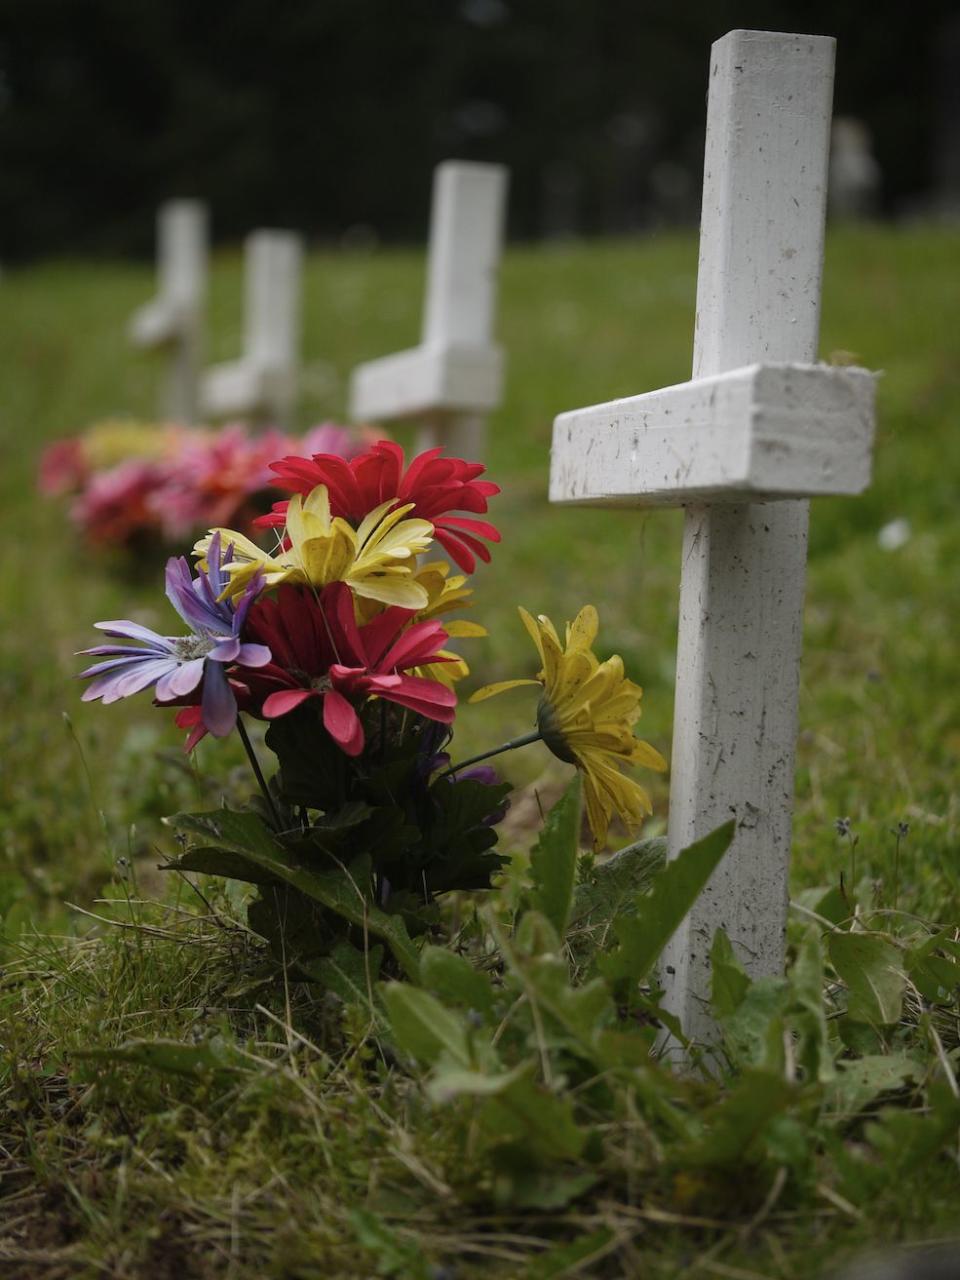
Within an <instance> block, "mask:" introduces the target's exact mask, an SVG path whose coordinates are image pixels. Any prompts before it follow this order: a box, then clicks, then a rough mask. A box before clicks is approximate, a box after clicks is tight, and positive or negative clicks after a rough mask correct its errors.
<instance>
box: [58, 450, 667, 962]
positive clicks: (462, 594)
mask: <svg viewBox="0 0 960 1280" xmlns="http://www.w3.org/2000/svg"><path fill="white" fill-rule="evenodd" d="M483 470H484V468H483V467H482V466H481V465H480V464H479V463H473V462H465V461H463V460H461V459H458V458H448V457H444V456H443V452H442V450H440V449H431V450H429V451H427V452H425V453H422V454H420V456H419V457H416V458H414V459H413V461H412V462H411V463H410V465H409V466H405V459H404V454H403V451H402V449H401V448H400V447H399V446H398V445H397V444H395V443H393V442H389V441H379V442H377V443H375V444H374V445H372V446H371V447H369V448H367V449H366V450H364V451H363V452H362V453H360V454H358V455H357V456H355V457H354V458H352V459H351V460H349V461H348V460H346V459H344V458H343V457H341V456H338V455H336V454H333V453H323V452H318V453H314V454H313V455H312V456H309V457H301V456H292V455H291V456H286V457H283V458H281V459H280V460H279V461H275V462H273V463H272V464H271V472H272V474H273V476H274V477H275V479H274V483H275V484H276V485H277V487H278V488H280V489H281V490H284V491H286V492H287V493H288V494H290V497H289V498H287V499H284V500H282V501H279V502H277V503H275V504H274V507H273V510H272V511H271V512H270V513H268V514H266V515H264V516H262V517H260V518H259V519H258V520H257V521H256V522H255V523H256V525H257V526H258V528H259V530H260V531H261V532H262V534H263V536H264V538H265V539H267V540H269V542H270V544H271V545H270V547H269V549H265V548H264V547H262V546H261V545H260V544H259V543H258V542H256V541H254V540H253V539H252V538H250V537H248V536H246V535H245V534H244V533H243V532H242V531H239V530H234V529H228V528H224V527H220V526H217V527H214V528H211V529H210V530H209V532H208V533H207V534H206V535H205V536H204V537H202V538H201V539H200V540H199V541H198V542H197V544H196V547H195V548H194V554H195V556H196V558H197V564H196V569H195V571H191V568H190V566H189V564H188V563H187V561H186V559H184V558H183V557H180V558H171V559H170V560H169V561H168V563H167V568H166V593H167V597H168V599H169V601H170V603H171V605H172V606H173V608H174V609H175V610H176V612H177V613H178V614H179V616H180V618H181V620H182V622H183V623H184V625H185V627H186V629H187V630H186V632H185V634H181V635H177V636H167V635H160V634H158V633H156V632H154V631H151V630H149V629H147V628H146V627H144V626H141V625H140V624H138V623H135V622H130V621H109V622H100V623H98V624H97V626H98V628H99V629H100V630H101V631H103V632H105V633H106V636H107V637H109V643H106V644H102V645H97V646H96V647H94V648H92V649H88V650H85V651H84V652H86V653H88V654H90V655H92V656H94V657H95V658H96V659H97V660H96V662H94V664H93V665H92V666H90V667H88V668H87V670H85V671H84V672H83V673H82V675H83V677H84V678H87V679H89V680H90V683H89V684H88V685H87V687H86V689H85V690H84V694H83V697H84V699H85V700H91V699H100V700H101V701H102V702H103V703H110V702H114V701H116V700H117V699H120V698H125V697H128V696H130V695H132V694H135V693H138V692H141V691H144V690H152V691H153V694H154V697H155V702H156V705H158V706H161V707H172V708H175V715H176V722H177V724H178V725H179V726H180V727H181V728H183V729H185V730H186V731H187V733H188V738H187V748H188V749H192V748H193V747H194V746H195V745H196V744H197V743H198V742H199V741H200V740H201V739H202V738H203V737H204V736H205V735H207V734H210V735H212V736H213V737H215V738H224V737H226V736H227V735H228V734H231V733H233V732H236V733H237V734H238V735H239V736H240V738H241V740H242V742H243V745H244V748H245V750H246V752H247V755H248V757H249V760H250V764H251V767H252V770H253V773H254V775H255V777H256V780H257V783H258V785H259V794H258V795H256V796H255V798H254V799H253V800H252V801H251V802H250V804H249V806H248V807H247V808H245V809H242V810H229V809H221V810H219V811H216V812H212V813H203V814H188V815H178V816H177V817H176V818H173V819H170V822H171V823H172V825H173V826H174V827H175V829H176V830H177V831H178V833H179V837H180V838H181V840H182V841H183V844H184V846H185V847H184V849H183V851H182V852H181V855H180V856H179V857H178V858H177V859H176V860H175V861H173V862H172V863H171V864H170V866H171V867H174V868H177V869H179V870H181V871H195V872H206V873H210V874H214V875H223V876H228V877H232V878H234V879H237V880H242V881H247V882H249V883H250V884H251V885H253V886H255V896H254V897H253V899H252V901H251V903H250V906H249V920H250V924H251V927H252V928H253V929H254V930H255V931H256V932H257V933H259V934H261V935H262V936H263V937H265V938H266V939H267V940H268V941H269V942H270V943H271V945H272V946H273V948H274V950H275V952H276V954H277V956H278V957H279V958H281V959H282V960H283V962H284V963H285V964H286V965H288V966H293V968H294V971H295V972H298V973H300V974H301V975H303V976H308V977H309V976H311V975H312V976H316V975H317V974H318V972H320V970H318V969H317V965H318V964H319V965H320V966H321V967H322V964H323V960H324V957H327V956H329V955H330V953H331V952H332V951H333V950H334V949H335V948H336V947H338V946H342V945H344V944H346V945H348V946H349V945H350V944H351V942H355V943H357V944H360V943H362V944H364V949H365V950H366V949H367V947H366V945H365V944H366V943H367V942H368V941H369V940H370V939H371V938H372V939H380V940H381V941H382V942H384V943H386V944H387V945H388V947H389V949H390V952H391V953H392V957H393V960H392V961H388V963H393V964H399V966H400V967H401V968H402V969H403V970H404V971H406V972H407V973H408V974H410V975H413V974H415V972H416V968H417V949H416V945H415V943H414V939H415V938H416V936H417V935H418V934H423V933H425V932H428V931H429V930H430V929H431V928H432V927H433V926H434V925H435V923H436V920H437V918H438V900H439V899H440V898H442V895H444V894H446V893H449V892H450V891H452V890H480V889H484V888H487V887H489V885H490V883H491V877H492V876H493V875H494V873H495V872H496V871H497V870H498V868H499V867H500V866H501V865H502V863H503V861H504V859H503V857H502V856H501V855H500V854H498V853H497V852H496V848H495V846H496V843H497V823H498V822H499V820H500V818H501V817H502V816H503V814H504V812H505V807H506V804H507V793H508V791H509V787H508V786H507V785H506V784H504V783H503V782H501V781H499V779H498V778H497V776H496V774H495V773H494V770H493V769H492V768H491V767H490V766H489V764H486V763H485V761H486V759H487V758H488V757H489V756H494V755H497V754H498V753H499V752H502V751H505V750H507V749H510V748H516V747H520V746H524V745H527V744H529V743H533V742H536V741H541V742H543V743H544V744H545V745H546V746H547V747H548V748H549V749H550V750H551V751H552V752H553V754H554V755H555V756H557V757H559V758H560V759H561V760H564V761H566V762H568V763H570V764H572V765H574V766H576V768H577V770H578V771H579V772H580V774H581V775H582V778H583V784H584V794H585V800H586V813H587V819H588V822H589V825H590V828H591V830H592V833H593V837H594V843H595V847H596V848H598V849H599V848H601V847H602V846H603V845H604V843H605V840H606V835H607V830H608V825H609V823H610V820H611V817H612V815H614V814H618V815H619V816H620V817H621V819H622V820H623V821H624V823H625V825H626V826H627V828H628V829H631V828H635V827H636V826H637V825H638V824H639V822H640V821H641V819H642V817H643V816H644V814H645V813H648V812H649V811H650V801H649V798H648V796H647V794H646V792H645V791H644V790H643V788H642V787H641V786H640V785H639V784H638V783H637V782H635V781H634V780H633V779H632V778H630V777H628V776H627V775H626V774H625V773H623V772H622V771H621V770H622V767H623V766H629V765H637V764H640V765H645V766H647V767H649V768H653V769H662V768H664V767H665V762H664V760H663V758H662V757H661V756H660V754H659V752H657V751H656V750H655V749H654V748H653V747H651V746H649V745H648V744H647V743H645V742H642V741H641V740H640V739H639V738H637V737H636V736H635V735H634V733H633V729H632V726H633V724H634V722H635V721H636V719H637V717H638V716H639V714H640V697H641V690H640V689H639V688H638V687H637V686H636V685H635V684H633V683H632V682H631V681H630V680H628V679H627V678H626V677H625V676H624V671H623V663H622V661H621V660H620V658H619V657H616V656H614V657H611V658H608V659H606V660H605V661H600V660H599V659H598V658H597V657H596V656H595V654H594V652H593V645H594V642H595V640H596V635H597V626H598V623H597V614H596V610H595V609H593V607H592V606H587V607H585V608H584V609H582V610H581V611H580V613H579V614H578V615H577V618H576V620H575V621H574V622H573V623H572V624H571V625H569V626H568V627H567V630H566V636H565V639H563V640H561V638H560V636H559V635H558V633H557V631H556V630H555V629H554V627H553V625H552V624H551V622H550V621H549V619H548V618H545V617H540V618H539V619H536V620H535V619H534V618H533V617H531V616H530V615H529V614H527V613H526V612H525V611H524V610H521V611H520V612H521V617H522V619H523V623H524V625H525V626H526V628H527V630H528V631H529V633H530V636H531V638H532V640H533V642H534V645H535V646H536V650H537V654H538V657H539V672H538V674H536V676H535V677H532V678H526V679H519V680H512V681H506V682H502V683H500V684H497V685H491V686H488V687H487V688H484V689H480V690H478V691H477V692H476V693H474V695H473V698H472V699H471V701H476V700H479V699H481V698H485V697H489V696H492V695H494V694H497V693H499V692H502V691H504V690H506V689H509V688H513V687H514V686H517V685H535V686H538V687H539V688H540V698H539V703H538V706H537V711H536V727H535V728H533V729H532V730H531V732H530V733H528V734H526V735H524V736H523V737H521V738H518V739H515V740H514V741H512V742H509V743H505V744H503V745H501V746H498V747H495V748H494V749H492V750H491V751H489V752H487V753H485V754H484V755H481V756H476V757H473V758H471V759H469V760H466V761H462V762H459V763H456V764H454V763H451V739H452V737H453V726H454V720H455V715H456V709H457V694H456V687H457V685H458V683H459V682H460V681H461V680H463V679H464V678H465V677H466V676H467V675H468V674H469V671H468V667H467V664H466V663H465V661H464V660H463V658H462V657H461V656H460V655H459V654H458V653H456V652H455V651H454V650H453V649H452V648H451V647H450V642H451V641H458V640H461V639H465V638H469V637H478V636H482V635H484V634H485V632H484V629H483V627H481V626H479V625H478V624H477V623H475V622H472V621H470V620H468V619H465V618H462V617H452V616H451V615H455V614H458V613H460V612H461V611H463V610H466V609H468V608H469V607H470V606H471V604H472V601H471V595H472V591H471V588H470V587H469V586H468V585H467V582H468V576H469V575H470V574H471V573H472V572H473V570H474V568H475V567H476V561H477V559H478V558H479V559H481V560H484V561H489V559H490V550H489V544H490V543H496V542H498V541H499V538H500V535H499V533H498V531H497V529H496V528H495V527H494V526H493V525H492V524H490V523H489V522H488V521H487V520H485V519H482V518H480V517H482V516H483V515H484V514H485V513H486V511H487V505H488V500H489V499H490V498H492V497H493V496H494V495H495V494H496V493H498V492H499V489H498V486H497V485H495V484H493V483H491V482H490V481H489V480H485V479H482V478H481V476H482V473H483ZM454 566H455V568H454ZM249 720H256V721H262V722H264V723H265V724H266V732H265V737H264V744H265V746H266V748H267V750H268V751H269V752H270V753H271V754H272V755H273V756H274V757H275V759H276V770H275V772H273V774H272V776H271V777H269V778H268V777H267V774H268V773H270V772H271V771H270V770H265V769H264V766H263V763H262V761H261V759H260V758H259V756H258V753H257V750H256V748H255V745H254V743H253V741H252V740H251V737H250V734H249V732H248V729H247V727H246V722H247V721H249ZM381 954H382V953H381Z"/></svg>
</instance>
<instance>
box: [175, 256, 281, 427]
mask: <svg viewBox="0 0 960 1280" xmlns="http://www.w3.org/2000/svg"><path fill="white" fill-rule="evenodd" d="M302 260H303V242H302V240H301V238H300V236H299V235H297V233H296V232H295V231H253V232H251V234H250V235H249V236H247V241H246V249H245V252H244V290H245V300H244V349H243V355H242V356H241V357H240V359H239V360H230V361H227V362H226V363H224V364H216V365H214V366H213V367H212V368H211V369H208V370H207V372H206V373H205V374H204V377H203V383H202V385H201V397H200V398H201V407H202V409H203V411H204V413H206V414H210V415H211V416H212V417H215V418H220V417H226V416H227V415H230V414H241V415H243V416H245V417H251V418H253V419H255V420H258V421H261V422H265V423H269V424H270V425H271V426H278V427H287V426H289V425H290V419H291V416H292V414H293V410H294V407H295V404H296V397H297V378H298V373H299V356H300V273H301V264H302Z"/></svg>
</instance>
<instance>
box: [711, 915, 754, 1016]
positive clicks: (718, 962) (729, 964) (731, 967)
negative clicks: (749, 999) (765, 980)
mask: <svg viewBox="0 0 960 1280" xmlns="http://www.w3.org/2000/svg"><path fill="white" fill-rule="evenodd" d="M710 971H711V988H710V1003H711V1006H712V1008H713V1016H714V1017H715V1018H716V1019H717V1021H718V1022H723V1020H724V1019H725V1018H729V1017H730V1016H731V1015H732V1014H733V1013H735V1012H736V1010H737V1009H739V1007H740V1005H741V1003H742V1001H743V997H744V996H745V995H746V994H747V991H748V989H749V987H750V979H749V978H748V977H747V975H746V973H745V972H744V969H743V965H742V964H741V963H740V961H739V960H738V959H737V957H736V954H735V953H734V950H733V947H732V946H731V945H730V939H729V938H728V937H727V935H726V934H725V933H724V931H723V930H722V929H718V930H717V931H716V933H715V934H714V935H713V946H712V947H711V948H710Z"/></svg>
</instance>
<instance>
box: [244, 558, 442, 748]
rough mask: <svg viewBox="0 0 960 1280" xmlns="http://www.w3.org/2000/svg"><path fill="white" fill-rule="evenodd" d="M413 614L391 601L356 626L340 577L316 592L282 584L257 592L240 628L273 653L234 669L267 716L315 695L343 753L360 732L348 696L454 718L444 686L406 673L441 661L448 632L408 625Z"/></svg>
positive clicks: (358, 743)
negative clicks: (254, 666)
mask: <svg viewBox="0 0 960 1280" xmlns="http://www.w3.org/2000/svg"><path fill="white" fill-rule="evenodd" d="M413 616H414V614H413V612H412V611H411V610H409V609H400V608H396V607H393V608H390V609H386V610H385V611H384V612H383V613H381V614H379V615H378V616H377V617H376V618H374V619H373V620H372V621H370V622H368V623H366V625H364V626H362V627H360V626H358V625H357V622H356V619H355V616H354V605H353V594H352V592H351V590H350V588H349V587H348V586H347V584H346V583H345V582H331V583H330V584H329V585H328V586H326V587H324V588H323V589H322V591H321V592H320V593H319V595H315V594H314V593H313V592H312V591H309V590H301V589H299V588H296V587H281V588H280V591H279V593H278V595H277V598H276V599H275V600H274V599H270V598H267V597H263V598H261V599H260V600H257V601H256V602H255V603H254V604H253V605H252V606H251V608H250V612H249V614H248V615H247V627H246V632H245V634H246V636H248V637H249V638H250V639H252V640H255V641H257V642H258V643H260V644H262V645H266V646H267V647H269V649H270V652H271V653H272V655H273V661H272V662H270V663H268V664H267V665H266V666H263V667H261V668H259V669H258V670H255V671H245V670H243V669H242V668H238V669H237V671H236V672H235V676H236V678H237V679H238V680H240V681H242V682H243V683H244V684H245V685H246V686H247V689H248V691H249V693H250V695H251V699H252V701H253V702H254V704H256V703H260V705H261V714H262V715H263V716H264V717H265V718H266V719H268V720H272V719H275V718H277V717H278V716H284V715H287V714H288V713H289V712H291V711H294V710H295V709H296V708H297V707H300V706H302V705H303V704H304V703H305V702H307V701H308V700H309V699H312V698H319V699H320V700H321V703H322V710H323V723H324V726H325V728H326V729H327V732H328V733H329V734H330V736H331V737H332V738H333V739H334V740H335V741H336V742H337V743H338V744H339V745H340V747H341V748H342V749H343V750H344V752H346V754H347V755H349V756H357V755H359V754H360V752H361V751H362V750H363V745H364V733H363V725H362V723H361V721H360V717H359V716H358V715H357V710H356V706H355V704H356V703H359V704H361V705H362V703H363V702H365V701H366V700H367V699H368V698H370V697H379V698H385V699H386V700H387V701H389V702H395V703H397V704H398V705H399V706H402V707H407V708H408V709H409V710H411V711H415V712H416V713H417V714H418V715H422V716H426V717H427V718H428V719H430V720H439V721H440V722H441V723H443V724H449V723H451V721H452V720H453V717H454V708H455V706H456V695H455V694H454V693H453V691H452V690H451V689H448V688H447V687H446V686H445V685H442V684H440V683H439V681H437V680H429V679H426V678H425V677H423V676H415V675H408V674H406V673H407V672H408V671H410V670H411V669H412V668H414V667H419V666H424V665H426V664H428V663H434V662H444V661H446V659H445V658H444V657H443V655H442V654H441V653H440V649H441V648H442V646H443V644H444V643H445V641H446V640H447V633H446V632H445V631H444V629H443V627H442V626H441V625H440V624H439V623H438V622H432V621H427V622H417V623H413V625H409V624H410V619H411V618H412V617H413Z"/></svg>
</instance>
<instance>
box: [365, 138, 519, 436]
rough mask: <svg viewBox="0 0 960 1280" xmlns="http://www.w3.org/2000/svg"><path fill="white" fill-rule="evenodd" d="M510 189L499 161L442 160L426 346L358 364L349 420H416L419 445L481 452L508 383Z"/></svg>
mask: <svg viewBox="0 0 960 1280" xmlns="http://www.w3.org/2000/svg"><path fill="white" fill-rule="evenodd" d="M506 189H507V172H506V170H505V169H504V168H503V167H502V166H501V165H492V164H474V163H467V162H464V161H459V160H450V161H447V162H446V163H444V164H441V165H439V166H438V167H437V169H436V171H435V173H434V182H433V199H432V206H431V215H430V247H429V253H428V262H427V285H426V297H425V303H424V313H423V329H422V336H421V343H420V346H419V347H415V348H414V349H413V350H411V351H402V352H399V353H398V354H396V355H392V356H386V357H383V358H382V359H378V360H372V361H369V362H367V363H366V364H362V365H359V366H358V367H357V368H356V369H355V370H354V373H353V378H352V380H351V388H350V411H351V415H352V416H353V418H354V419H360V420H364V421H372V422H388V421H397V420H400V419H404V418H418V419H419V420H420V422H421V424H422V426H421V430H420V432H419V434H418V436H417V441H416V446H417V450H418V451H419V450H422V449H428V448H432V447H435V446H437V445H443V446H445V447H446V448H447V450H448V452H450V453H452V454H455V455H458V456H460V457H465V458H480V457H482V456H483V453H484V447H485V417H486V414H487V413H488V412H489V411H490V409H492V408H494V407H495V406H496V405H497V404H498V403H499V400H500V393H501V387H502V383H503V353H502V351H501V350H500V348H499V347H497V346H496V345H495V343H494V341H493V321H494V313H495V309H496V287H497V268H498V266H499V261H500V254H501V251H502V242H503V219H504V206H505V201H506Z"/></svg>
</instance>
